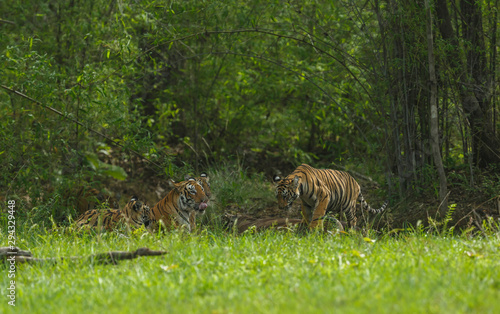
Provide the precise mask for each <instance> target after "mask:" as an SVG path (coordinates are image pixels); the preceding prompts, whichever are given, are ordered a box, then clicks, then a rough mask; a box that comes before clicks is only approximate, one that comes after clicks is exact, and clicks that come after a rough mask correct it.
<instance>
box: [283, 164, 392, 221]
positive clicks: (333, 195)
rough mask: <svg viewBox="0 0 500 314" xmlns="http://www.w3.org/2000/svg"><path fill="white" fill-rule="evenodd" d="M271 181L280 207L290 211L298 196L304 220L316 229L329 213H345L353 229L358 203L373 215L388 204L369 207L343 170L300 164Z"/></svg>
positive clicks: (357, 186)
mask: <svg viewBox="0 0 500 314" xmlns="http://www.w3.org/2000/svg"><path fill="white" fill-rule="evenodd" d="M274 181H275V183H276V184H277V186H276V198H277V199H278V206H279V208H280V209H287V208H289V207H290V206H291V205H292V203H293V201H295V200H296V199H297V198H299V197H300V199H301V201H302V206H301V209H302V216H303V220H304V223H306V224H308V225H309V228H315V227H316V226H317V225H318V223H319V222H320V221H321V220H322V219H323V218H324V217H325V215H326V213H327V212H331V211H336V212H340V213H341V214H342V213H345V215H346V217H347V220H348V221H349V225H350V227H351V228H354V227H355V226H356V223H357V218H356V202H357V200H359V201H360V202H361V207H362V208H363V209H364V210H368V211H369V212H371V213H374V214H378V213H381V212H383V211H384V210H385V208H386V206H387V203H388V202H385V203H384V204H383V205H382V207H380V208H378V209H374V208H372V207H370V205H368V203H367V202H366V201H365V199H364V197H363V195H362V194H361V189H360V186H359V184H358V183H357V182H356V180H354V178H353V177H352V176H351V175H350V174H349V173H347V172H344V171H338V170H330V169H315V168H313V167H311V166H309V165H306V164H302V165H300V166H298V167H297V169H295V170H294V171H293V172H292V173H291V174H289V175H288V176H287V177H286V178H284V179H282V178H280V177H279V176H275V177H274Z"/></svg>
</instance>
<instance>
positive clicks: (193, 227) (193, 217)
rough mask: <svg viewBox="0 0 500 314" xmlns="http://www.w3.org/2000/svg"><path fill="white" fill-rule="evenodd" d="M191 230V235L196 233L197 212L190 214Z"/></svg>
mask: <svg viewBox="0 0 500 314" xmlns="http://www.w3.org/2000/svg"><path fill="white" fill-rule="evenodd" d="M189 229H190V230H189V231H190V232H191V233H193V232H195V231H196V212H195V211H192V212H191V213H190V214H189Z"/></svg>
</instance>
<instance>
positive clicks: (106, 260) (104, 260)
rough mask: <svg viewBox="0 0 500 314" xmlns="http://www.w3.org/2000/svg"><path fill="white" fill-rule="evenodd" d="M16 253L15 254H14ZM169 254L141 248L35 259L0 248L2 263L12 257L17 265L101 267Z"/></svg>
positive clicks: (9, 249)
mask: <svg viewBox="0 0 500 314" xmlns="http://www.w3.org/2000/svg"><path fill="white" fill-rule="evenodd" d="M12 253H15V254H12ZM165 254H167V251H153V250H150V249H148V248H139V249H137V250H135V251H132V252H127V251H111V252H106V253H99V254H93V255H90V256H71V257H60V258H58V257H49V258H35V257H33V255H32V254H31V252H29V251H23V250H21V249H19V248H18V247H13V248H10V247H0V261H1V260H3V261H7V260H8V259H9V258H10V257H12V256H14V257H15V260H16V263H29V264H34V263H46V262H49V263H54V264H55V263H57V262H58V261H63V260H79V259H84V258H86V259H87V261H88V262H90V263H93V264H99V265H109V264H113V265H116V264H118V261H121V260H126V259H134V258H137V257H139V256H160V255H165Z"/></svg>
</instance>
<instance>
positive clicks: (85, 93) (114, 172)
mask: <svg viewBox="0 0 500 314" xmlns="http://www.w3.org/2000/svg"><path fill="white" fill-rule="evenodd" d="M429 2H430V10H431V13H432V19H431V20H429V19H428V18H427V16H426V14H425V12H426V11H425V2H424V1H400V0H387V1H378V0H370V1H357V0H346V1H330V2H324V1H309V2H299V1H288V2H283V1H258V0H256V1H149V0H146V1H117V0H113V1H103V0H92V1H75V0H56V1H38V0H37V1H35V0H23V1H21V0H11V1H2V3H0V12H1V13H0V14H1V15H0V77H1V78H0V84H1V85H2V86H3V88H2V89H1V90H0V134H1V138H2V141H1V142H0V157H1V165H2V171H1V173H0V186H1V187H2V189H1V190H2V193H1V194H2V195H1V196H2V198H5V199H7V198H12V197H17V199H19V200H20V201H22V200H24V201H25V202H26V203H29V205H30V206H34V207H36V206H38V207H39V208H41V207H40V206H46V208H52V213H54V210H53V208H55V207H57V205H61V204H63V203H64V202H65V201H66V200H67V199H68V195H71V193H70V192H69V191H72V188H73V187H75V188H76V187H79V186H100V185H102V182H103V180H105V179H106V178H113V179H118V180H120V179H125V178H126V177H127V174H128V175H132V174H134V173H135V172H138V171H139V168H140V169H143V168H144V167H145V168H146V173H147V175H144V177H150V176H154V177H159V178H163V179H164V178H166V177H175V178H181V177H183V175H184V174H185V173H186V172H190V171H196V172H198V171H199V170H200V169H201V168H206V167H208V166H209V165H218V164H219V163H221V162H223V161H225V160H237V162H239V163H242V164H244V166H245V167H249V168H250V170H251V172H264V173H265V174H266V175H267V176H269V175H271V174H272V173H273V172H275V171H277V170H280V171H283V172H287V171H289V170H291V169H293V167H294V166H296V165H297V164H299V163H302V162H305V163H311V164H314V165H317V166H322V167H332V163H337V164H343V165H346V166H347V167H348V168H351V169H354V170H357V171H359V172H362V173H365V174H368V175H370V176H373V177H374V178H376V179H377V180H378V181H380V182H384V181H385V182H387V186H388V188H387V189H384V190H386V191H385V194H387V196H389V197H393V198H404V199H406V197H407V196H408V195H418V194H420V193H427V195H432V197H434V198H436V199H437V195H436V194H437V192H435V191H437V185H438V184H437V183H436V182H437V175H436V169H435V167H434V165H435V164H436V163H435V160H433V159H432V156H431V153H430V142H431V139H432V137H431V134H430V131H429V119H430V116H431V113H430V112H431V111H430V108H429V100H430V91H429V80H430V79H429V73H428V71H429V67H428V58H427V54H428V41H427V35H426V26H428V25H429V24H432V25H431V30H432V32H433V34H434V46H433V48H432V49H433V50H434V54H435V62H436V68H437V75H438V77H437V84H438V87H439V88H438V95H437V97H438V98H437V100H438V101H437V105H438V109H439V117H438V118H439V127H440V129H439V147H440V153H441V156H442V158H443V160H444V161H445V163H444V166H445V170H446V175H447V176H448V180H449V183H448V184H449V186H450V187H454V186H459V187H462V188H463V187H465V188H466V189H467V190H469V191H477V190H480V191H481V193H482V195H483V198H482V200H481V201H490V200H492V199H493V198H494V197H496V196H497V195H498V189H499V184H498V179H499V175H498V167H499V166H498V165H500V149H499V147H500V141H499V139H498V136H499V135H498V134H499V133H498V129H499V125H500V121H499V119H498V116H499V112H498V102H499V99H498V84H497V76H498V75H497V73H498V60H497V50H498V45H497V38H498V32H497V25H498V14H497V11H498V3H497V1H492V0H481V1H473V2H471V1H466V0H453V1H446V0H436V1H429ZM14 91H17V92H18V94H16V93H15V92H14ZM19 93H22V94H23V95H26V96H28V97H30V98H31V99H28V98H26V97H23V96H22V95H20V94H19ZM51 109H54V110H56V111H57V112H54V110H51ZM77 122H78V123H77ZM138 156H140V160H142V161H138V159H137V157H138ZM145 160H148V161H149V162H147V161H145ZM384 176H385V180H384V179H383V177H384ZM144 177H143V178H142V180H143V181H144V180H145V179H144ZM25 196H28V197H27V198H24V199H23V198H22V197H25ZM455 201H457V200H455ZM64 204H65V203H64ZM44 208H45V207H44ZM68 213H72V212H71V209H69V210H68V211H67V212H64V213H61V215H60V216H64V215H66V214H68ZM73 213H74V212H73ZM25 215H26V216H28V214H25Z"/></svg>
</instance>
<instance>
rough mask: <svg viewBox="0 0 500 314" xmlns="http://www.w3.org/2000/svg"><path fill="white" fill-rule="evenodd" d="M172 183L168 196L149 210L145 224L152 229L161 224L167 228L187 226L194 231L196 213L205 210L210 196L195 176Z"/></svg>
mask: <svg viewBox="0 0 500 314" xmlns="http://www.w3.org/2000/svg"><path fill="white" fill-rule="evenodd" d="M171 184H172V185H173V188H172V190H171V191H170V192H169V193H168V194H167V196H165V197H164V198H163V199H162V200H160V201H159V202H158V203H157V204H156V205H155V206H154V207H153V208H151V210H149V211H147V213H146V217H145V219H144V225H145V226H146V227H147V228H149V229H150V230H152V231H156V230H158V228H159V225H160V224H161V225H162V226H163V227H164V228H167V229H174V228H185V229H186V230H187V231H189V232H192V231H194V230H195V228H196V214H197V213H201V214H203V213H204V212H205V209H206V208H207V206H208V205H207V202H208V197H207V195H206V194H205V192H204V189H203V187H202V185H201V184H200V183H198V181H197V180H195V179H194V178H190V179H189V180H187V181H182V182H179V183H174V182H171Z"/></svg>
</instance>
